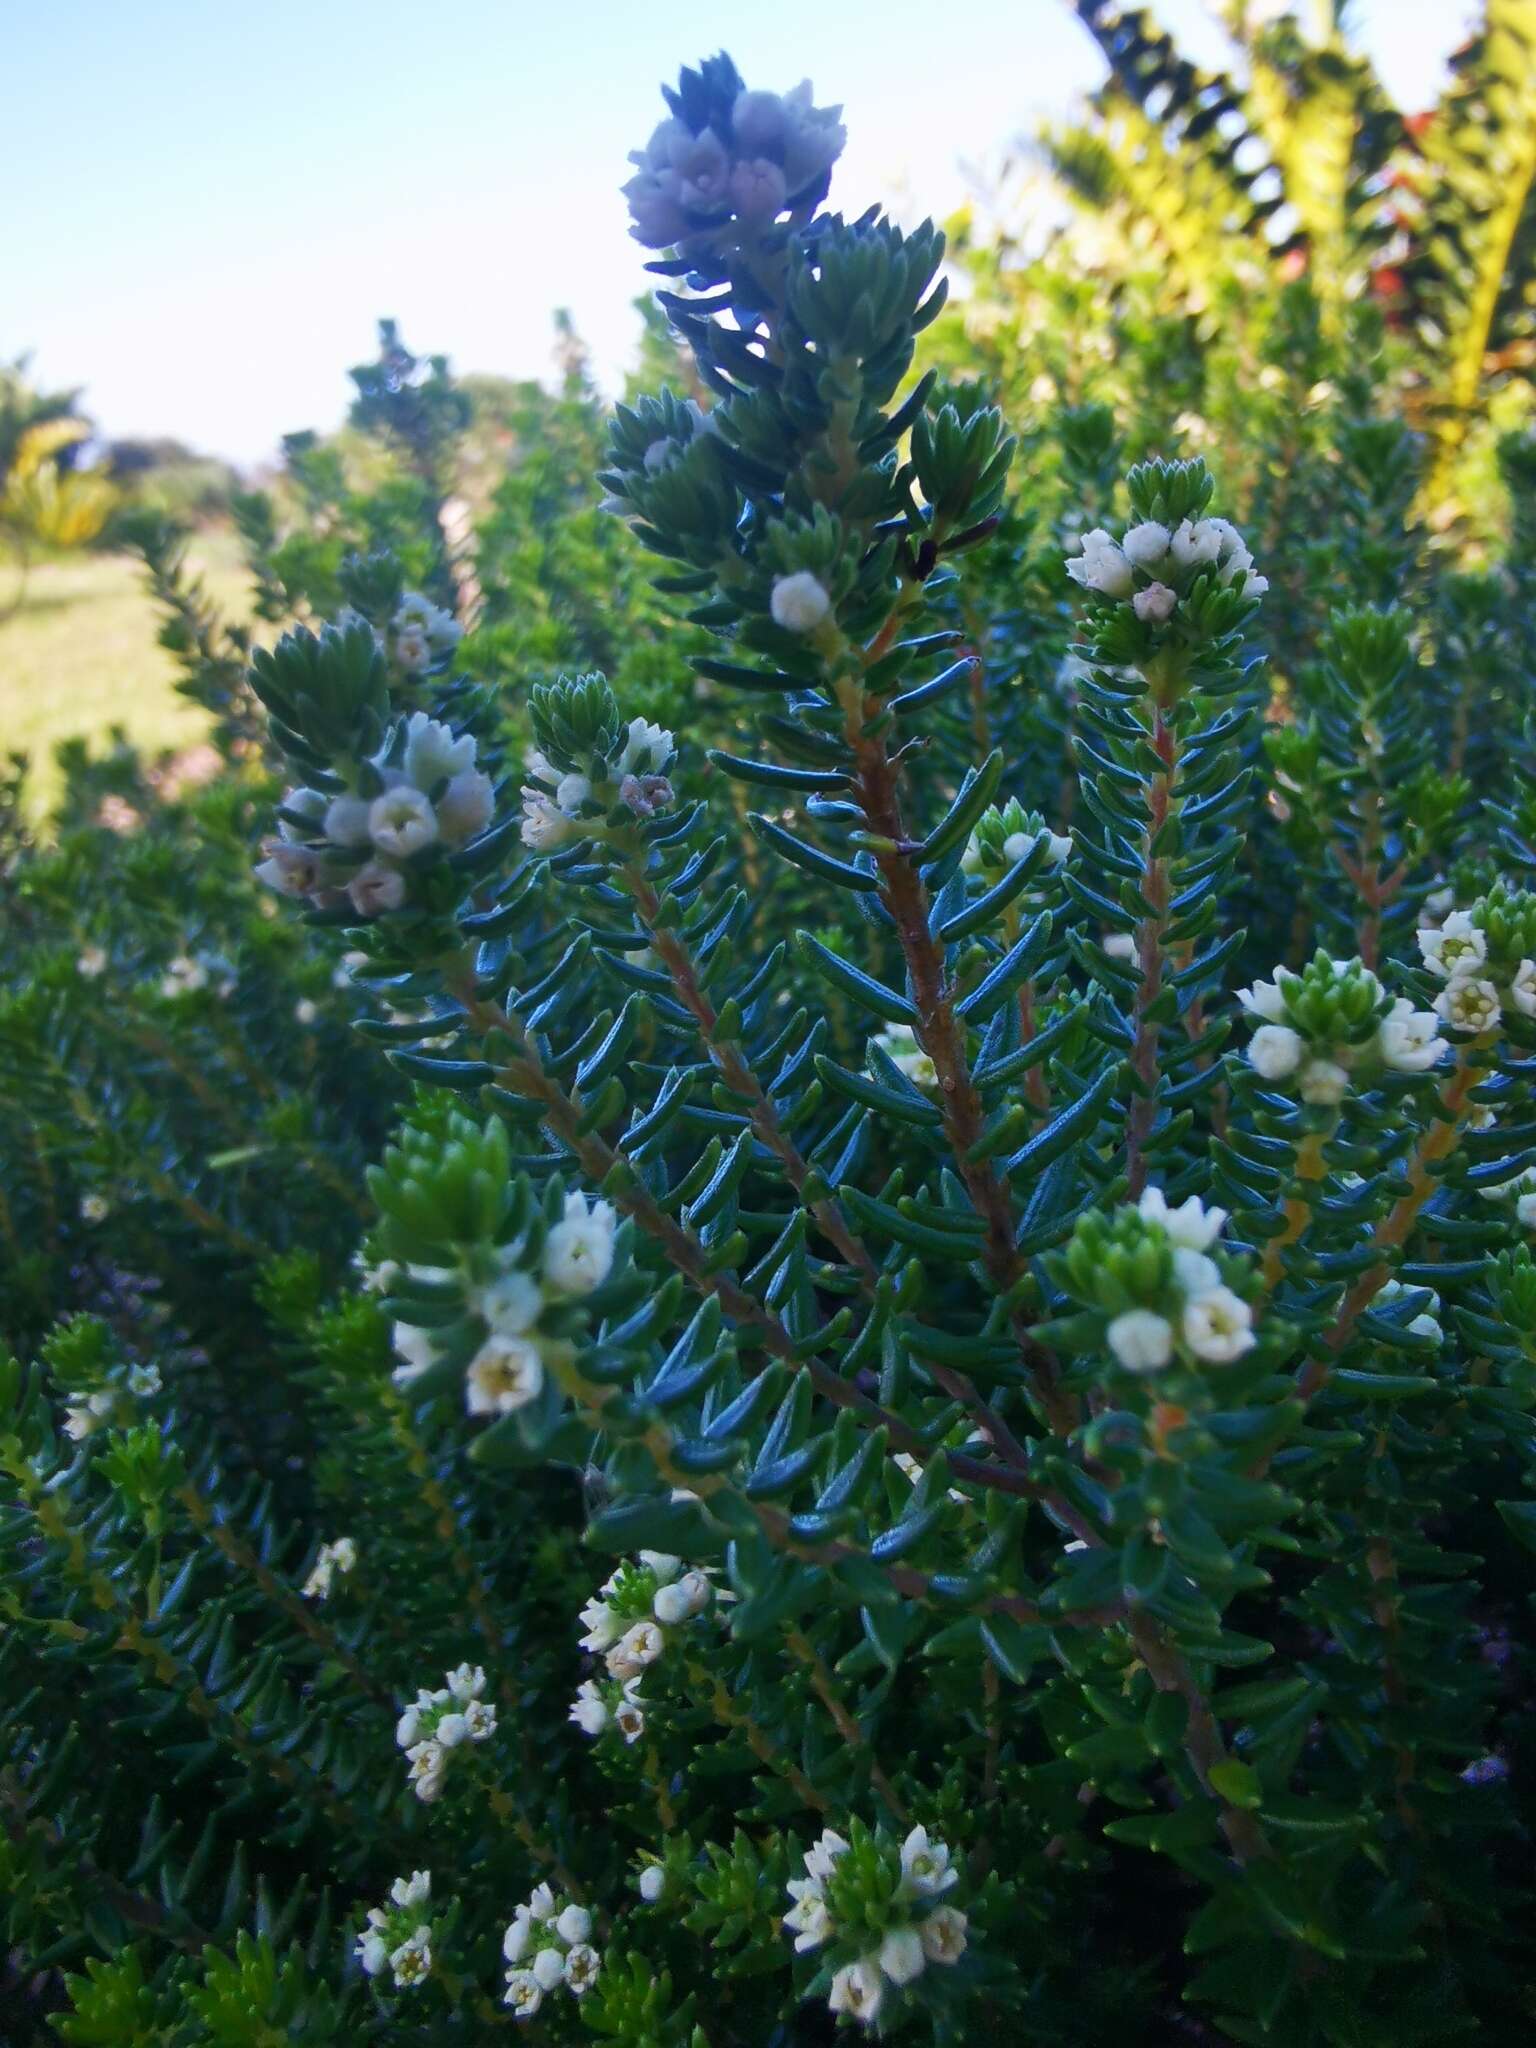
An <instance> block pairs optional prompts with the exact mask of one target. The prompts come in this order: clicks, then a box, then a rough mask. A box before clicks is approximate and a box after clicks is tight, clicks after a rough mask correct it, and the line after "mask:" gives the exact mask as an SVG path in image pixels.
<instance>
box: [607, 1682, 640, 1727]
mask: <svg viewBox="0 0 1536 2048" xmlns="http://www.w3.org/2000/svg"><path fill="white" fill-rule="evenodd" d="M638 1684H639V1680H638V1679H634V1678H632V1679H631V1680H630V1681H629V1683H628V1684H627V1685H626V1686H625V1688H624V1697H623V1699H622V1700H620V1702H619V1704H618V1706H617V1707H616V1708H615V1709H614V1714H613V1725H614V1727H615V1728H617V1729H618V1731H619V1733H620V1734H621V1735H622V1736H623V1738H624V1740H625V1741H626V1742H628V1743H635V1742H638V1741H639V1740H640V1738H641V1736H642V1735H643V1734H644V1733H645V1709H644V1707H643V1706H642V1705H641V1703H640V1698H639V1694H638V1692H637V1691H636V1690H635V1688H636V1687H637V1686H638Z"/></svg>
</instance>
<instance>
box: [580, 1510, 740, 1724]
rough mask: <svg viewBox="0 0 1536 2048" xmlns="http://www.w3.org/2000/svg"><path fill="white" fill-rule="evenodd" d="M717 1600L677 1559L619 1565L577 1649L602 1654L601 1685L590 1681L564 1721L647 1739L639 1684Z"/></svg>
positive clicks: (645, 1554) (703, 1579) (585, 1621)
mask: <svg viewBox="0 0 1536 2048" xmlns="http://www.w3.org/2000/svg"><path fill="white" fill-rule="evenodd" d="M714 1598H715V1588H714V1586H713V1584H712V1583H711V1581H710V1579H709V1576H708V1574H707V1573H705V1572H702V1571H699V1570H698V1569H697V1568H690V1569H689V1570H687V1571H684V1569H683V1561H682V1559H681V1558H680V1557H670V1556H668V1554H667V1553H666V1552H665V1551H662V1550H642V1551H641V1552H640V1555H639V1558H638V1560H637V1561H636V1562H635V1563H633V1564H631V1563H629V1562H628V1561H626V1562H625V1563H623V1564H621V1565H620V1566H619V1568H618V1570H617V1571H616V1572H615V1573H614V1574H613V1575H612V1577H611V1578H609V1579H608V1580H607V1581H606V1582H605V1583H604V1584H603V1585H602V1587H600V1588H599V1590H598V1592H597V1594H596V1595H595V1596H594V1598H592V1599H591V1600H589V1601H588V1602H587V1604H586V1606H585V1607H583V1608H582V1610H581V1622H582V1626H583V1628H584V1629H585V1630H586V1633H585V1634H584V1635H583V1636H582V1638H581V1647H582V1648H583V1649H584V1650H590V1651H591V1652H592V1653H593V1655H594V1656H600V1657H601V1658H602V1660H603V1662H604V1664H605V1665H606V1666H607V1670H608V1678H607V1680H606V1681H601V1680H598V1679H592V1678H588V1679H585V1680H584V1681H583V1682H582V1684H581V1686H580V1687H579V1689H578V1691H577V1694H576V1697H575V1699H574V1700H573V1701H572V1703H571V1711H570V1715H569V1718H570V1719H571V1720H572V1721H574V1722H575V1723H576V1726H577V1727H578V1728H579V1729H580V1730H581V1732H582V1733H583V1735H592V1736H598V1735H605V1734H607V1732H608V1731H609V1729H612V1730H613V1731H614V1732H615V1733H616V1734H618V1735H622V1736H623V1738H624V1740H625V1741H626V1742H638V1741H639V1739H640V1737H641V1736H642V1735H643V1734H644V1733H645V1708H646V1703H645V1701H644V1700H643V1699H642V1698H641V1696H640V1680H641V1678H642V1677H643V1676H644V1674H645V1672H646V1671H647V1670H649V1668H650V1667H651V1665H653V1664H654V1663H656V1662H657V1661H658V1660H659V1659H660V1658H661V1657H662V1656H664V1655H665V1653H666V1650H667V1646H668V1644H669V1642H671V1641H672V1640H673V1639H674V1637H675V1634H676V1631H677V1630H679V1629H681V1628H683V1627H684V1626H685V1625H686V1624H687V1623H688V1622H690V1621H692V1620H693V1619H694V1618H695V1616H697V1615H700V1614H702V1613H703V1612H704V1610H705V1609H706V1608H707V1607H708V1606H709V1605H710V1603H711V1601H713V1599H714Z"/></svg>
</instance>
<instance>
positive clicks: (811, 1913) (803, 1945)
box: [784, 1879, 832, 1956]
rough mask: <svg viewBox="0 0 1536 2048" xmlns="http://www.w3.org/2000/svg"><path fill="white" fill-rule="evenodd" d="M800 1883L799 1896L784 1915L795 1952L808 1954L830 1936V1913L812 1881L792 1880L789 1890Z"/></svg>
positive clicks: (785, 1924)
mask: <svg viewBox="0 0 1536 2048" xmlns="http://www.w3.org/2000/svg"><path fill="white" fill-rule="evenodd" d="M797 1883H799V1884H800V1892H799V1896H798V1897H797V1898H796V1900H795V1903H794V1904H793V1905H792V1906H791V1907H790V1909H789V1911H788V1912H787V1913H786V1914H785V1915H784V1927H785V1931H786V1933H789V1934H792V1935H793V1936H794V1937H795V1953H796V1954H797V1955H802V1956H803V1955H809V1954H810V1952H811V1951H812V1949H818V1948H820V1947H821V1945H822V1943H823V1942H824V1941H830V1940H831V1938H832V1915H831V1914H830V1913H829V1912H828V1911H827V1902H826V1900H825V1899H824V1898H823V1897H822V1896H821V1893H820V1892H819V1891H817V1890H814V1889H813V1888H812V1887H813V1881H812V1880H806V1881H804V1882H802V1881H800V1880H798V1879H797V1880H793V1881H791V1884H790V1887H789V1888H790V1890H791V1891H792V1892H793V1891H794V1890H795V1887H796V1884H797Z"/></svg>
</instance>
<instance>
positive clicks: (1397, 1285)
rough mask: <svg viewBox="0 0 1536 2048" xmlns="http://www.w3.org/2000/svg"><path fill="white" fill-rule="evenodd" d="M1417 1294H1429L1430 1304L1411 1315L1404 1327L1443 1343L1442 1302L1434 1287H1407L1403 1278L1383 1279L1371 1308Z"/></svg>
mask: <svg viewBox="0 0 1536 2048" xmlns="http://www.w3.org/2000/svg"><path fill="white" fill-rule="evenodd" d="M1416 1294H1428V1296H1429V1304H1428V1306H1427V1307H1426V1308H1422V1309H1420V1310H1419V1312H1418V1314H1417V1315H1415V1316H1411V1317H1410V1318H1409V1320H1408V1322H1407V1323H1406V1324H1405V1325H1404V1327H1405V1328H1406V1329H1407V1330H1409V1331H1411V1332H1412V1334H1413V1335H1414V1336H1415V1337H1433V1339H1434V1340H1435V1342H1436V1343H1437V1344H1443V1343H1444V1342H1445V1331H1444V1330H1443V1329H1442V1328H1441V1325H1440V1321H1439V1317H1440V1309H1441V1302H1440V1297H1439V1295H1438V1294H1436V1293H1435V1291H1434V1289H1433V1288H1423V1287H1405V1286H1404V1285H1403V1283H1402V1281H1401V1280H1383V1281H1382V1283H1381V1285H1380V1287H1378V1288H1377V1290H1376V1292H1375V1294H1374V1296H1373V1297H1372V1299H1371V1309H1372V1311H1373V1312H1374V1311H1375V1310H1377V1309H1383V1308H1390V1307H1391V1306H1392V1304H1393V1303H1394V1302H1396V1301H1401V1300H1403V1299H1404V1297H1405V1296H1408V1295H1416Z"/></svg>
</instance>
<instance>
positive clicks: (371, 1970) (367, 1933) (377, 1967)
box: [357, 1906, 389, 1977]
mask: <svg viewBox="0 0 1536 2048" xmlns="http://www.w3.org/2000/svg"><path fill="white" fill-rule="evenodd" d="M383 1925H384V1915H383V1914H382V1913H381V1912H380V1911H379V1909H378V1907H377V1906H371V1907H370V1908H369V1909H368V1925H367V1926H366V1927H365V1928H364V1929H363V1932H362V1933H361V1934H360V1935H359V1936H358V1937H357V1959H358V1961H359V1962H360V1963H361V1964H362V1966H363V1970H364V1972H365V1974H366V1975H367V1976H370V1977H377V1976H378V1975H379V1973H380V1972H381V1971H382V1970H383V1969H384V1968H385V1967H386V1966H387V1964H388V1962H389V1943H388V1942H387V1941H386V1940H385V1939H384V1936H383V1934H382V1933H381V1932H380V1929H381V1928H382V1927H383Z"/></svg>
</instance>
